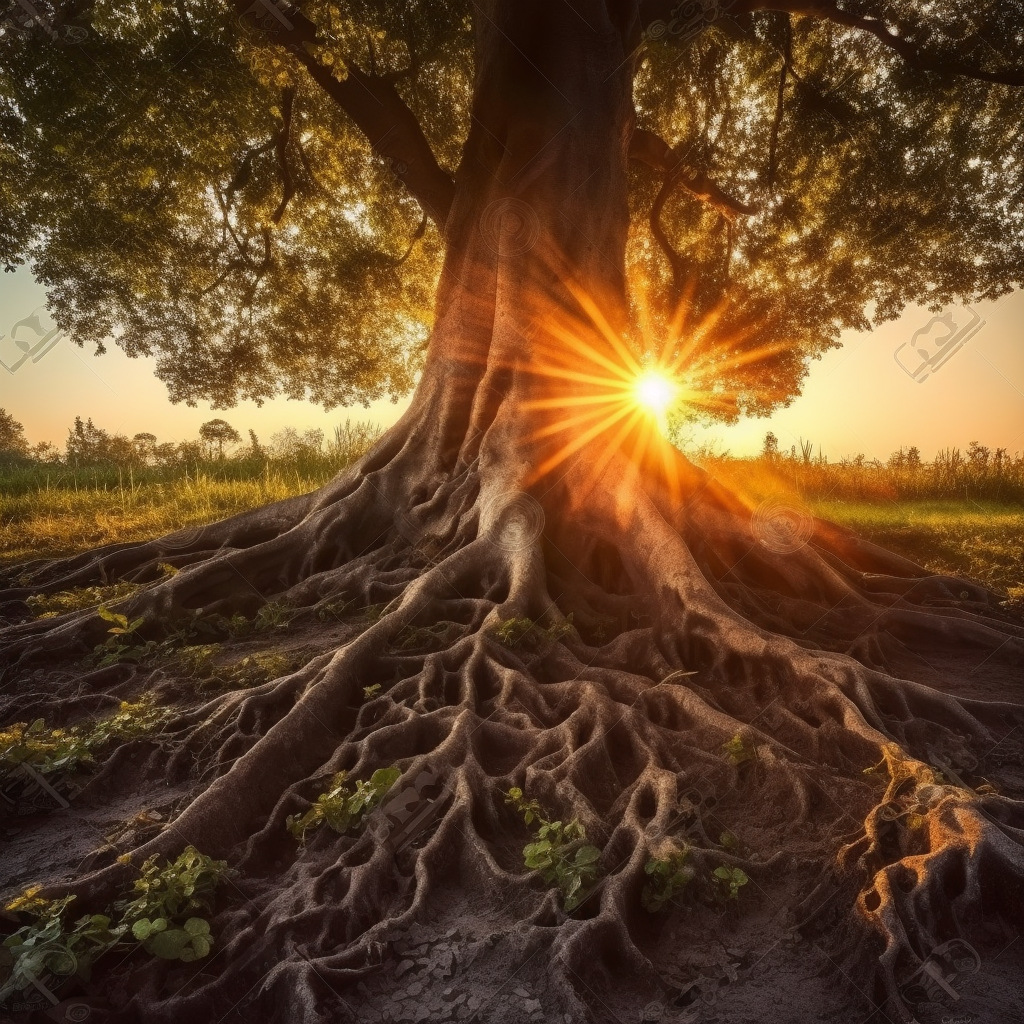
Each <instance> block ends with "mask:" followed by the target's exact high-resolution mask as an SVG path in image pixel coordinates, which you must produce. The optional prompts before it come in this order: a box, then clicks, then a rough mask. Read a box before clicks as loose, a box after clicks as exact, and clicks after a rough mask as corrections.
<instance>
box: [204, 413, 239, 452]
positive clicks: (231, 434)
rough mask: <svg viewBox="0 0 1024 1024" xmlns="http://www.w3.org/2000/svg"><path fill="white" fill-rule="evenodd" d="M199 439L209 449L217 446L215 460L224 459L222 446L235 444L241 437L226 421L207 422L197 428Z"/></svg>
mask: <svg viewBox="0 0 1024 1024" xmlns="http://www.w3.org/2000/svg"><path fill="white" fill-rule="evenodd" d="M199 437H200V438H201V439H202V440H203V441H204V442H205V443H206V444H207V445H210V446H211V447H212V446H213V445H216V446H217V458H218V459H223V458H224V445H225V444H237V443H238V442H239V441H241V440H242V435H241V434H239V433H238V431H237V430H235V428H234V427H233V426H231V424H230V423H228V421H227V420H221V419H216V420H209V421H207V422H206V423H204V424H203V425H202V426H201V427H200V428H199Z"/></svg>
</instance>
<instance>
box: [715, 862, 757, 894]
mask: <svg viewBox="0 0 1024 1024" xmlns="http://www.w3.org/2000/svg"><path fill="white" fill-rule="evenodd" d="M749 881H750V879H749V878H748V877H747V875H746V872H745V871H741V870H740V869H739V868H730V867H728V866H727V865H725V864H723V865H722V866H721V867H717V868H715V870H714V871H712V872H711V884H712V889H713V891H714V893H715V897H716V898H717V899H718V900H720V901H722V902H725V901H726V900H735V899H738V898H739V895H740V887H741V886H744V885H746V884H747V882H749Z"/></svg>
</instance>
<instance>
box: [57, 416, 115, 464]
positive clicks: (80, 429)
mask: <svg viewBox="0 0 1024 1024" xmlns="http://www.w3.org/2000/svg"><path fill="white" fill-rule="evenodd" d="M109 441H110V435H109V434H108V433H107V432H106V431H105V430H103V429H101V428H100V427H97V426H96V425H95V424H94V423H93V421H92V417H91V416H90V417H89V419H88V420H86V421H84V422H83V420H82V417H81V416H76V417H75V425H74V426H73V427H72V428H71V429H70V430H69V431H68V439H67V442H66V443H65V445H64V451H65V458H66V459H67V461H68V463H69V464H70V465H73V466H79V465H81V466H88V465H94V464H95V463H97V462H102V461H104V459H103V456H104V453H105V451H106V447H107V443H108V442H109Z"/></svg>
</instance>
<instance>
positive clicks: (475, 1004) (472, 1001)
mask: <svg viewBox="0 0 1024 1024" xmlns="http://www.w3.org/2000/svg"><path fill="white" fill-rule="evenodd" d="M466 1005H467V1006H468V1007H469V1008H470V1009H471V1010H479V1009H480V997H479V996H470V997H469V999H467V1000H466Z"/></svg>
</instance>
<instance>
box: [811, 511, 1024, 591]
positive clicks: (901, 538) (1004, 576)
mask: <svg viewBox="0 0 1024 1024" xmlns="http://www.w3.org/2000/svg"><path fill="white" fill-rule="evenodd" d="M809 504H810V506H811V508H812V509H813V510H814V512H815V514H816V515H819V516H821V517H822V518H823V519H830V520H831V521H832V522H834V523H839V524H840V525H842V526H846V527H849V528H850V529H851V530H854V531H856V532H857V533H858V534H859V535H860V536H862V537H866V538H867V539H868V540H872V541H874V542H875V543H876V544H881V545H882V546H883V547H886V548H890V549H891V550H893V551H897V552H899V553H900V554H902V555H905V556H906V557H908V558H912V559H914V561H916V562H919V563H920V564H921V565H924V566H925V567H927V568H928V569H931V570H932V571H933V572H936V573H948V574H951V575H956V576H969V577H971V578H973V579H976V580H978V581H979V582H980V583H984V584H986V585H987V586H989V587H991V588H993V589H994V590H997V591H1001V592H1005V591H1007V590H1009V588H1011V587H1020V586H1024V506H1022V505H1021V504H1019V503H1009V502H1005V503H1004V502H998V501H985V500H978V501H973V500H964V499H947V500H944V501H938V500H931V501H900V502H897V501H881V502H867V501H856V500H849V499H847V500H842V501H811V502H810V503H809Z"/></svg>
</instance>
